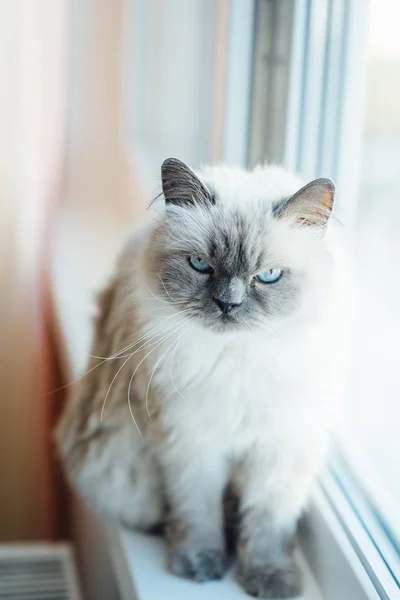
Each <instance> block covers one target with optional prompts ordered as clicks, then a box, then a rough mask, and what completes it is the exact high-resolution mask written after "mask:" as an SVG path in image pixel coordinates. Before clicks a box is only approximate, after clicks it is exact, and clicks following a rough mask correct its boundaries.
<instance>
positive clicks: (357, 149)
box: [247, 0, 400, 598]
mask: <svg viewBox="0 0 400 600" xmlns="http://www.w3.org/2000/svg"><path fill="white" fill-rule="evenodd" d="M399 21H400V5H399V4H398V3H396V2H393V1H391V0H370V2H369V3H368V2H362V1H358V0H343V1H342V0H319V1H317V0H299V1H286V0H283V1H279V2H278V1H276V0H258V1H257V2H256V3H255V19H254V54H253V79H252V85H251V102H250V117H249V142H248V154H247V162H248V164H250V165H253V164H255V163H258V162H260V161H262V160H272V161H277V162H280V161H283V162H285V163H286V164H287V165H288V166H289V167H290V168H292V169H295V170H298V171H300V172H301V173H302V174H303V175H304V176H305V177H306V178H309V179H311V178H313V177H318V176H327V177H331V178H333V179H334V180H335V181H336V184H337V188H338V210H337V216H338V217H339V219H340V221H341V222H342V223H343V224H344V229H345V231H346V232H347V234H348V235H347V237H348V238H349V241H350V243H351V250H352V255H353V258H354V283H355V292H356V296H355V316H354V319H353V335H352V345H351V361H350V369H349V376H348V381H347V387H346V398H345V406H344V412H343V418H342V422H341V424H340V428H339V431H338V436H337V437H338V440H337V449H336V452H335V453H334V454H333V456H332V462H331V465H330V467H329V469H328V470H327V472H326V473H325V474H324V475H323V477H322V480H321V489H322V491H323V494H324V495H325V498H326V499H327V501H328V503H329V505H330V507H331V509H332V511H333V513H334V515H335V518H337V519H338V523H340V526H341V527H342V528H343V532H344V533H345V537H346V539H347V541H348V542H349V543H350V545H351V547H352V548H353V550H354V551H355V553H356V555H357V557H358V559H359V561H360V565H361V567H362V569H364V571H365V573H366V574H367V577H368V580H369V583H370V584H371V586H370V587H369V588H368V591H366V592H365V594H363V595H361V596H360V597H362V598H364V597H368V598H369V597H377V598H378V597H380V598H394V597H398V593H399V589H400V510H399V508H398V507H399V506H400V468H399V467H400V436H399V433H398V432H399V424H400V367H399V357H400V354H399V350H398V344H399V342H398V340H399V339H400V284H399V282H398V281H399V279H398V275H397V272H398V262H399V259H400V241H399V239H400V235H399V234H400V167H399V165H400V36H399V35H398V23H399ZM317 558H318V557H316V556H314V559H315V560H317ZM332 585H333V586H335V585H336V583H335V582H334V581H330V585H329V586H328V587H330V588H331V589H333V588H332ZM342 592H343V594H348V593H349V589H346V587H344V588H343V589H342ZM349 597H350V596H349Z"/></svg>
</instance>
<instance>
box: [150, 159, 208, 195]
mask: <svg viewBox="0 0 400 600" xmlns="http://www.w3.org/2000/svg"><path fill="white" fill-rule="evenodd" d="M161 182H162V190H163V194H164V198H165V202H166V203H167V204H175V205H178V206H196V205H198V204H201V205H203V206H207V205H210V204H215V197H214V195H213V194H212V193H211V192H209V190H208V189H207V188H206V186H205V185H204V184H203V182H202V181H200V179H199V178H198V177H197V175H196V173H194V171H192V169H191V168H190V167H188V166H187V165H186V164H185V163H184V162H182V161H181V160H178V159H177V158H167V159H166V160H164V162H163V164H162V165H161Z"/></svg>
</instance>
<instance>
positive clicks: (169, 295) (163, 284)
mask: <svg viewBox="0 0 400 600" xmlns="http://www.w3.org/2000/svg"><path fill="white" fill-rule="evenodd" d="M157 277H158V279H159V280H160V281H161V285H162V286H163V288H164V290H165V293H166V294H167V296H168V298H169V299H170V300H172V302H177V300H174V299H173V298H171V294H170V293H169V291H168V290H167V288H166V287H165V283H164V282H163V280H162V279H161V275H160V274H159V273H157Z"/></svg>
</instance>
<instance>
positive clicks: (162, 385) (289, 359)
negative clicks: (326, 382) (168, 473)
mask: <svg viewBox="0 0 400 600" xmlns="http://www.w3.org/2000/svg"><path fill="white" fill-rule="evenodd" d="M291 339H292V344H288V343H287V340H285V339H284V338H281V339H279V338H278V337H277V336H275V335H271V336H270V337H269V338H268V339H263V336H258V335H257V334H254V335H243V336H234V335H232V336H226V339H224V336H223V335H222V336H215V335H212V334H208V333H205V334H204V335H195V336H190V335H187V337H186V339H185V337H183V338H182V339H181V340H180V343H179V345H178V346H177V349H176V351H174V354H173V355H171V358H166V360H165V361H162V362H160V364H159V365H158V367H157V369H156V370H155V372H154V375H153V380H152V381H153V384H154V385H155V386H156V387H157V388H158V390H159V391H160V394H161V395H162V399H161V410H160V417H159V418H160V419H161V422H162V425H163V426H164V428H165V430H166V431H170V432H173V435H174V436H179V437H183V438H185V439H186V440H187V441H188V442H189V443H192V444H194V445H197V444H198V445H199V447H200V446H201V447H202V448H207V447H212V448H213V449H214V450H216V449H217V448H219V449H220V450H221V451H226V452H228V453H236V452H237V453H239V454H240V453H242V452H246V450H248V449H249V448H251V447H252V446H253V445H254V444H255V443H259V444H262V445H268V444H271V445H276V444H279V443H280V442H283V441H284V440H286V439H288V438H291V439H293V438H296V437H298V435H299V434H300V435H302V433H301V431H305V430H306V429H308V426H309V424H310V421H312V419H313V418H315V416H316V412H315V410H316V407H315V401H318V398H317V396H318V393H317V388H318V384H317V382H316V380H315V378H314V387H315V388H316V389H315V390H314V389H313V385H312V384H310V377H309V375H308V373H307V371H309V369H307V368H306V365H307V363H310V362H311V361H315V359H316V356H313V357H311V355H316V354H317V352H315V351H314V349H313V347H312V344H311V345H310V344H308V346H307V349H303V356H302V357H301V355H300V354H299V353H298V347H297V346H298V344H299V343H300V339H297V340H296V338H295V336H293V335H292V338H291ZM315 350H316V349H315ZM163 351H164V350H163ZM160 355H162V352H161V351H160ZM307 355H308V356H307ZM167 356H168V353H167ZM172 356H173V358H172ZM151 362H152V363H154V364H155V363H156V357H154V358H153V360H152V361H151ZM153 366H154V365H153ZM314 366H315V362H314ZM288 367H289V371H288ZM288 372H289V373H290V376H288ZM293 441H295V440H294V439H293Z"/></svg>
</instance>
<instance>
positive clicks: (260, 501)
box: [237, 450, 317, 598]
mask: <svg viewBox="0 0 400 600" xmlns="http://www.w3.org/2000/svg"><path fill="white" fill-rule="evenodd" d="M280 452H281V454H282V456H281V459H275V461H271V456H269V458H268V457H267V456H266V455H265V458H264V455H263V454H262V452H260V453H259V454H258V456H256V453H254V457H253V458H252V459H251V460H248V461H247V462H246V465H245V467H244V474H243V478H242V500H241V513H242V522H241V530H240V535H239V545H238V554H239V556H238V571H237V575H238V579H239V582H240V583H241V585H242V587H243V588H244V589H245V591H246V592H247V593H249V594H250V595H252V596H255V597H258V598H293V597H297V596H298V595H300V594H301V591H302V580H301V573H300V570H299V567H298V565H297V564H296V562H295V560H294V557H293V550H294V536H295V530H296V522H297V519H298V516H299V514H300V512H301V510H302V509H303V507H304V504H305V502H306V499H307V495H308V492H309V489H310V486H311V484H312V481H313V479H314V476H315V470H316V466H317V461H315V459H314V458H313V457H312V456H311V455H307V456H302V455H301V452H300V451H299V453H298V454H296V455H295V454H293V457H292V458H290V456H289V455H288V454H289V453H287V454H286V456H285V453H284V451H283V450H280Z"/></svg>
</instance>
